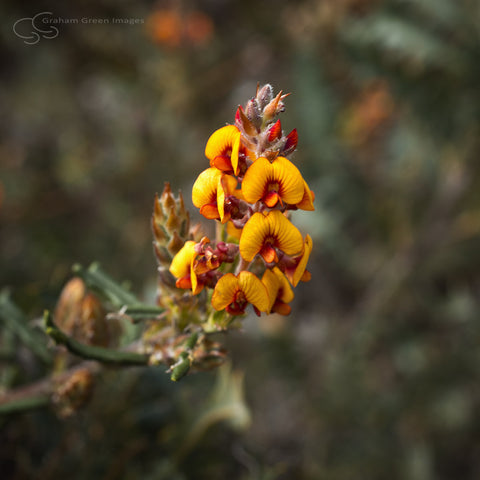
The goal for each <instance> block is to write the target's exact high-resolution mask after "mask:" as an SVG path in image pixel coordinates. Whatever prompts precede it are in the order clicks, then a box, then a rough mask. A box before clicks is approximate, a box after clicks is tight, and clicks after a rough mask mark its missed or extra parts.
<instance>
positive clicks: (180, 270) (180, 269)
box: [169, 240, 197, 278]
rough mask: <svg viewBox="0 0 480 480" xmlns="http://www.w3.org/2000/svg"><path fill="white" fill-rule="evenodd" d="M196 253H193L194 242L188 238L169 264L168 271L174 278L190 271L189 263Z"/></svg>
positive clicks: (183, 275)
mask: <svg viewBox="0 0 480 480" xmlns="http://www.w3.org/2000/svg"><path fill="white" fill-rule="evenodd" d="M196 255H197V254H196V253H195V242H194V241H192V240H189V241H188V242H185V245H184V246H183V247H182V248H181V249H180V250H179V251H178V253H177V254H176V255H175V257H173V260H172V263H171V264H170V269H169V270H170V273H171V274H172V275H173V276H174V277H175V278H182V277H185V276H186V275H188V274H189V273H190V265H191V263H192V260H193V259H194V258H195V256H196Z"/></svg>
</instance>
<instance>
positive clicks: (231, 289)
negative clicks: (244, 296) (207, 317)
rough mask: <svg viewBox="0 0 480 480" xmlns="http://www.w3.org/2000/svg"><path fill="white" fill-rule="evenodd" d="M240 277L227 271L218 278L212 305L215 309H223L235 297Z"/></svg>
mask: <svg viewBox="0 0 480 480" xmlns="http://www.w3.org/2000/svg"><path fill="white" fill-rule="evenodd" d="M238 288H239V287H238V279H237V277H236V276H235V275H234V274H233V273H227V274H225V275H224V276H223V277H221V278H220V280H218V282H217V284H216V285H215V290H214V292H213V295H212V306H213V308H214V309H215V310H223V309H224V308H225V307H227V306H228V305H230V304H231V303H232V302H233V301H234V299H235V292H237V290H238Z"/></svg>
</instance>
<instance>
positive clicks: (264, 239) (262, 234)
mask: <svg viewBox="0 0 480 480" xmlns="http://www.w3.org/2000/svg"><path fill="white" fill-rule="evenodd" d="M266 243H269V244H271V245H272V246H275V247H277V248H279V249H280V250H282V251H283V252H285V253H286V254H287V255H298V254H299V253H300V252H301V251H302V250H303V238H302V235H301V233H300V232H299V230H298V229H297V228H296V227H294V226H293V224H292V223H291V222H290V221H289V220H288V219H287V218H286V217H285V216H284V215H283V214H282V213H281V212H280V211H279V210H272V211H271V212H269V213H268V214H267V215H265V214H263V213H259V212H257V213H254V214H253V215H252V217H251V218H250V219H249V220H248V222H247V223H246V224H245V226H244V227H243V232H242V236H241V237H240V254H241V256H242V257H243V258H244V259H245V260H246V261H248V262H249V261H251V260H253V258H254V257H255V255H257V253H260V251H261V250H262V248H263V247H264V245H265V244H266Z"/></svg>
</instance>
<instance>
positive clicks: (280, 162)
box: [242, 157, 304, 204]
mask: <svg viewBox="0 0 480 480" xmlns="http://www.w3.org/2000/svg"><path fill="white" fill-rule="evenodd" d="M303 184H304V180H303V178H302V175H301V173H300V171H299V170H298V168H297V167H296V166H295V165H294V164H293V163H292V162H290V160H287V159H286V158H284V157H277V158H276V159H275V160H274V161H273V163H270V161H269V160H267V159H266V158H263V157H262V158H259V159H258V160H257V161H256V162H255V163H253V164H252V165H250V167H249V168H248V170H247V172H246V173H245V178H244V179H243V182H242V192H243V195H244V197H245V200H247V202H249V203H255V202H257V201H258V200H260V199H264V201H265V198H266V197H267V196H268V193H269V191H272V190H273V191H275V192H277V193H278V195H279V197H280V198H281V200H283V201H284V202H286V203H290V204H296V203H297V202H300V200H301V199H302V197H303V194H304V186H303Z"/></svg>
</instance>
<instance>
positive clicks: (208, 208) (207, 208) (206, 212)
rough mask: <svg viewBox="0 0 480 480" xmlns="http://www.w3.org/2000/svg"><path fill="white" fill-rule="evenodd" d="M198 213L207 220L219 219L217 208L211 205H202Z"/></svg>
mask: <svg viewBox="0 0 480 480" xmlns="http://www.w3.org/2000/svg"><path fill="white" fill-rule="evenodd" d="M200 213H201V214H202V215H203V216H204V217H205V218H208V219H209V220H216V219H217V218H220V214H219V213H218V208H217V206H216V205H212V204H211V203H208V204H207V205H203V206H202V207H201V208H200Z"/></svg>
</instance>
